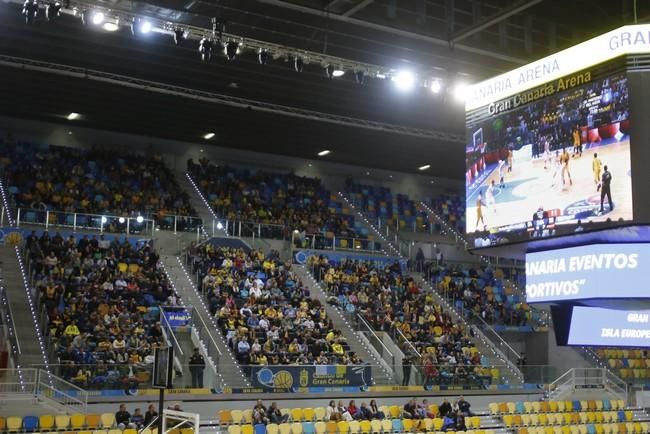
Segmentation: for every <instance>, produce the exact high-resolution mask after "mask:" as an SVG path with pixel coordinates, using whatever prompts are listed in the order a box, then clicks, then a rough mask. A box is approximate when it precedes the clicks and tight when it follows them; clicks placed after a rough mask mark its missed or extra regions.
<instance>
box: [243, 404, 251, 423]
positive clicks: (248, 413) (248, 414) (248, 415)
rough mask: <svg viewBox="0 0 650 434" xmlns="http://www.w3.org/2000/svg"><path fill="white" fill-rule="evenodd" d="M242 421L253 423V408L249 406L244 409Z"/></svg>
mask: <svg viewBox="0 0 650 434" xmlns="http://www.w3.org/2000/svg"><path fill="white" fill-rule="evenodd" d="M242 420H243V422H242V423H247V424H251V425H252V424H253V410H252V409H250V408H247V409H246V410H244V411H242Z"/></svg>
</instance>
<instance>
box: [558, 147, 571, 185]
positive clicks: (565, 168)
mask: <svg viewBox="0 0 650 434" xmlns="http://www.w3.org/2000/svg"><path fill="white" fill-rule="evenodd" d="M569 161H571V156H570V155H569V153H568V152H567V150H566V148H564V150H563V151H562V155H561V156H560V163H562V185H565V184H566V178H565V177H564V175H565V174H566V175H567V176H568V178H569V185H573V181H572V180H571V172H569Z"/></svg>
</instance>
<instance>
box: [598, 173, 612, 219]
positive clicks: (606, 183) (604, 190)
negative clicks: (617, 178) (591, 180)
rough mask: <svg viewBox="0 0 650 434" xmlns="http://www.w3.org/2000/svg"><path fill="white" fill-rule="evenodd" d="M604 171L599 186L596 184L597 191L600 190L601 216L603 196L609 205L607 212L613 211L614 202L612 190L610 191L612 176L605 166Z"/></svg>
mask: <svg viewBox="0 0 650 434" xmlns="http://www.w3.org/2000/svg"><path fill="white" fill-rule="evenodd" d="M604 169H605V171H604V172H603V176H601V178H600V184H598V189H599V190H600V213H601V214H603V212H604V210H603V202H604V200H605V196H607V203H608V204H609V210H610V211H614V202H612V190H611V187H610V185H611V183H612V174H611V173H609V170H607V166H605V167H604Z"/></svg>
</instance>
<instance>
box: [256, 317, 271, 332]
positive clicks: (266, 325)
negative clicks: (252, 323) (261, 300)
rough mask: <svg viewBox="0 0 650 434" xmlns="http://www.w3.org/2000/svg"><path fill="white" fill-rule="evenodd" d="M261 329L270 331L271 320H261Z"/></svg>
mask: <svg viewBox="0 0 650 434" xmlns="http://www.w3.org/2000/svg"><path fill="white" fill-rule="evenodd" d="M257 326H258V327H259V328H261V329H262V330H268V329H269V320H268V319H266V317H265V316H263V317H261V318H260V323H259V324H258V325H257Z"/></svg>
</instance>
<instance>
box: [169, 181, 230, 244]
mask: <svg viewBox="0 0 650 434" xmlns="http://www.w3.org/2000/svg"><path fill="white" fill-rule="evenodd" d="M176 178H177V180H178V181H179V184H180V185H181V187H183V189H184V190H185V191H186V192H187V194H188V195H189V196H190V204H191V205H192V207H193V208H194V209H195V210H196V211H197V213H198V215H199V217H201V220H202V221H203V235H204V236H205V237H207V236H213V237H214V236H217V237H227V236H229V235H228V232H227V231H226V228H225V226H223V225H220V224H219V218H218V217H217V215H216V214H215V212H214V211H213V210H212V208H211V207H210V204H209V203H208V200H207V198H206V197H205V196H203V193H201V191H200V190H199V186H198V185H197V184H195V183H194V180H193V179H192V177H191V176H190V175H189V173H182V174H181V173H177V174H176Z"/></svg>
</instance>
